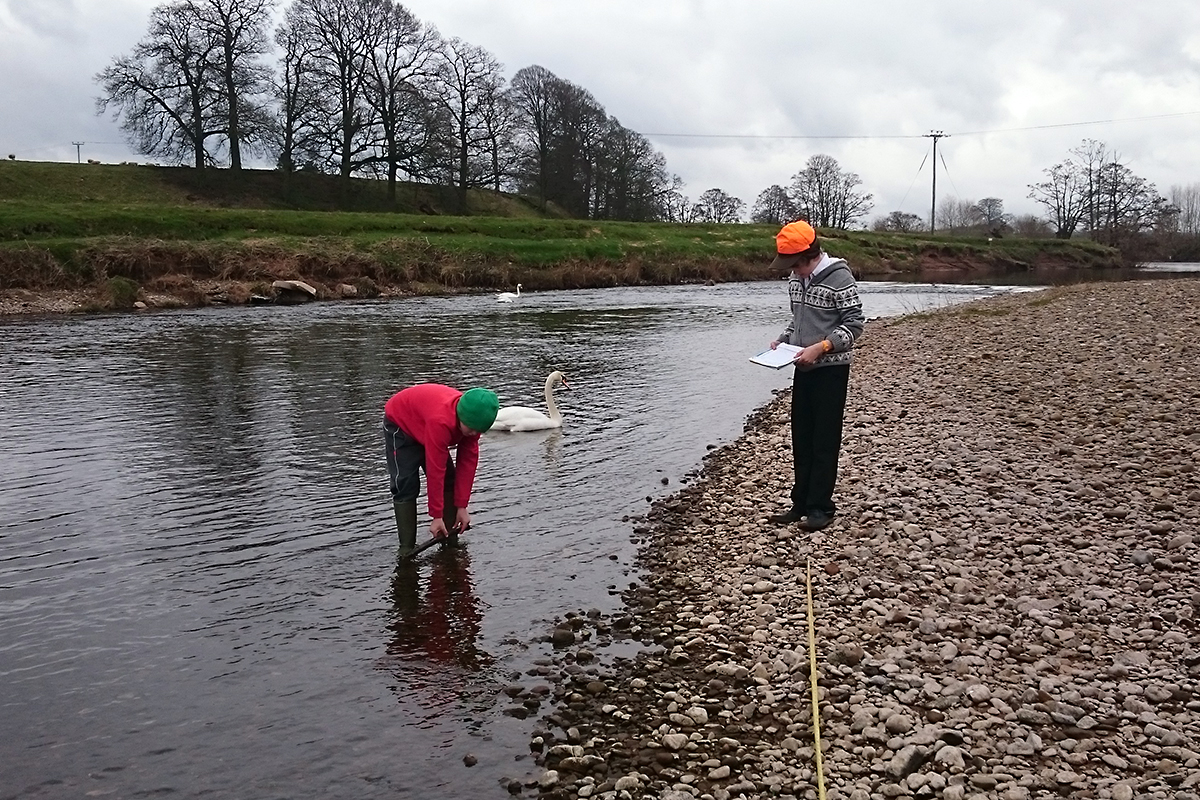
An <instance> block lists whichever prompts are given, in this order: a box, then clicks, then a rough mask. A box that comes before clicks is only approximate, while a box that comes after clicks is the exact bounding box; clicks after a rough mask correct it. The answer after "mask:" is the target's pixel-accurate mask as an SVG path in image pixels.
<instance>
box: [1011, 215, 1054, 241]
mask: <svg viewBox="0 0 1200 800" xmlns="http://www.w3.org/2000/svg"><path fill="white" fill-rule="evenodd" d="M1012 230H1013V233H1015V234H1016V235H1017V236H1020V237H1022V238H1025V239H1049V238H1052V237H1053V236H1054V226H1052V225H1051V224H1050V223H1049V222H1048V221H1047V220H1046V219H1044V218H1043V217H1039V216H1037V215H1036V214H1018V215H1017V216H1015V217H1013V218H1012Z"/></svg>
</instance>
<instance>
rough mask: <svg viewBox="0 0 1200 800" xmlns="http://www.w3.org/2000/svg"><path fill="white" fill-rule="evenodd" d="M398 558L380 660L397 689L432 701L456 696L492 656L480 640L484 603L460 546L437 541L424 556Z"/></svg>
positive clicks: (492, 659)
mask: <svg viewBox="0 0 1200 800" xmlns="http://www.w3.org/2000/svg"><path fill="white" fill-rule="evenodd" d="M427 561H428V574H427V575H425V576H422V571H423V569H425V568H424V567H423V566H422V565H421V563H420V562H419V560H418V559H401V560H399V561H398V563H397V565H396V571H395V573H393V575H392V595H391V596H392V612H393V619H392V622H391V624H389V625H388V630H389V631H391V641H390V642H389V644H388V647H387V655H388V657H387V659H386V660H385V664H386V665H387V668H388V669H390V670H392V671H393V673H394V674H395V676H396V679H397V681H398V686H397V691H399V692H409V691H419V692H422V693H424V694H427V695H430V696H431V698H432V700H433V701H434V703H435V704H442V703H444V702H447V701H450V700H453V699H454V698H457V697H460V696H461V695H462V694H463V693H464V692H465V690H466V688H467V686H468V684H469V683H470V678H471V676H472V675H473V674H474V673H477V672H479V671H480V670H481V669H483V668H484V667H487V666H489V665H491V664H493V663H494V662H495V658H494V657H492V656H491V655H490V654H489V653H487V652H486V651H485V650H483V649H482V648H481V647H480V646H479V641H478V640H479V635H480V624H481V622H482V621H483V607H482V604H481V603H480V601H479V599H478V598H476V596H475V592H474V587H473V586H472V583H471V556H470V554H469V553H468V551H467V549H466V548H465V547H463V546H458V547H440V546H439V547H437V548H435V549H434V552H433V554H432V555H431V556H430V557H429V558H428V559H427Z"/></svg>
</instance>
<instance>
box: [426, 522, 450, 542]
mask: <svg viewBox="0 0 1200 800" xmlns="http://www.w3.org/2000/svg"><path fill="white" fill-rule="evenodd" d="M429 533H430V535H432V536H433V538H435V539H445V538H446V537H447V536H449V535H450V531H448V530H446V523H445V522H444V521H443V520H442V518H441V517H438V518H437V519H435V520H434V521H433V522H431V523H429Z"/></svg>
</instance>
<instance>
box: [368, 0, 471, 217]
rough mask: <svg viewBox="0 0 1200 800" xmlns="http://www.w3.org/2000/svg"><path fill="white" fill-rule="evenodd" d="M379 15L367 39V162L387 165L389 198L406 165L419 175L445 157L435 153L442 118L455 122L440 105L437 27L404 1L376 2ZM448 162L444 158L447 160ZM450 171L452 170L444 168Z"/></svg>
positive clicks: (394, 192)
mask: <svg viewBox="0 0 1200 800" xmlns="http://www.w3.org/2000/svg"><path fill="white" fill-rule="evenodd" d="M374 5H375V9H374V10H375V14H376V18H375V20H374V23H375V24H373V25H371V26H370V27H368V28H367V29H366V30H368V31H369V32H370V33H369V35H368V38H367V39H366V40H365V41H364V42H363V44H364V45H365V50H366V58H365V70H366V80H365V82H364V84H363V89H364V90H363V95H362V96H363V100H364V101H365V102H366V105H367V107H368V108H370V110H371V115H370V123H371V124H370V126H369V130H370V131H371V134H372V135H371V137H370V145H371V149H372V150H373V151H374V155H373V156H371V157H368V158H364V159H363V162H362V163H363V165H375V166H380V167H382V169H383V171H384V173H385V174H386V175H387V192H388V200H389V201H390V202H392V203H395V201H396V177H397V174H398V173H399V172H400V171H401V170H404V171H405V172H407V173H408V174H409V175H410V176H413V177H416V178H420V177H423V173H424V172H425V171H426V170H427V169H431V168H433V165H434V164H435V163H436V162H438V161H439V160H441V159H438V158H436V157H434V156H433V154H432V153H431V150H433V149H435V148H436V144H437V140H438V132H437V127H438V125H439V122H445V123H446V124H450V121H449V119H448V115H444V114H442V113H441V112H442V111H443V110H444V109H441V108H438V107H437V105H438V104H437V100H436V96H435V94H434V90H433V87H432V82H433V81H434V79H435V76H436V75H437V69H438V64H437V62H436V61H435V59H436V57H437V55H438V54H439V52H440V49H441V41H440V37H439V36H438V33H437V31H436V30H435V29H433V28H431V27H427V26H425V25H422V24H421V22H420V21H419V20H418V19H417V18H416V17H414V16H413V15H412V14H411V13H409V11H408V10H407V9H406V8H404V6H402V5H400V4H398V3H393V2H391V0H379V2H377V3H375V4H374ZM443 163H444V161H443ZM443 174H445V175H448V174H449V171H448V170H444V171H443Z"/></svg>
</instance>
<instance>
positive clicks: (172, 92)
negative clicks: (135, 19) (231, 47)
mask: <svg viewBox="0 0 1200 800" xmlns="http://www.w3.org/2000/svg"><path fill="white" fill-rule="evenodd" d="M217 48H218V42H216V41H215V40H214V39H213V38H212V36H211V35H210V30H209V28H208V27H207V26H206V25H205V24H204V21H203V20H202V19H200V18H199V17H198V16H197V15H196V12H195V9H194V8H193V7H192V6H191V5H190V4H189V3H186V2H184V3H179V2H177V3H164V4H163V5H160V6H157V7H156V8H155V9H154V10H153V11H152V12H151V13H150V24H149V27H148V29H147V32H146V37H145V38H144V39H142V41H140V42H139V43H138V44H137V46H136V47H134V49H133V53H132V54H130V55H127V56H121V57H118V58H117V59H116V60H114V61H113V63H112V64H110V65H109V66H108V67H106V68H105V69H104V70H103V71H102V72H100V73H99V74H98V75H97V76H96V80H97V81H98V82H99V83H100V86H101V88H102V89H103V95H102V96H101V97H100V98H98V99H97V101H96V110H97V113H104V112H105V111H108V110H109V109H110V108H111V109H113V115H114V116H115V117H117V118H119V119H120V120H121V129H122V130H123V131H125V134H126V136H127V137H129V140H130V144H131V146H132V147H133V148H134V149H135V150H137V152H139V153H143V154H145V155H150V156H162V157H164V158H171V159H179V160H181V161H182V160H183V159H184V158H187V157H188V156H189V155H190V156H191V158H192V163H193V164H194V165H195V167H196V169H197V170H202V169H204V167H205V166H206V165H207V164H209V163H211V162H212V161H213V156H212V154H211V153H210V152H209V151H208V148H207V144H206V143H207V142H208V140H209V138H210V137H213V136H218V135H220V134H222V133H225V132H226V131H227V129H228V120H227V119H226V118H225V114H223V109H222V97H221V93H220V91H218V90H216V89H215V88H214V82H215V79H216V77H217V76H216V69H215V67H214V63H215V61H216V57H215V56H216V51H217Z"/></svg>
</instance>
